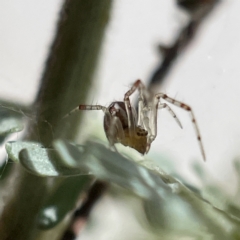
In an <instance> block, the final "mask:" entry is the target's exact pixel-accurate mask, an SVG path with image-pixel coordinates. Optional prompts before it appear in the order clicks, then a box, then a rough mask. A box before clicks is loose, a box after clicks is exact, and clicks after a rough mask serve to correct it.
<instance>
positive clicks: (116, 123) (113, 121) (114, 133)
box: [105, 109, 125, 149]
mask: <svg viewBox="0 0 240 240" xmlns="http://www.w3.org/2000/svg"><path fill="white" fill-rule="evenodd" d="M106 118H108V119H109V122H105V124H107V125H108V130H107V131H106V130H105V132H106V135H107V138H108V141H109V144H110V146H113V147H114V149H116V147H115V146H114V144H115V143H116V142H118V140H119V139H124V137H125V134H124V131H123V126H122V124H121V121H120V119H119V118H118V117H117V116H116V109H114V110H113V109H112V113H111V114H110V112H109V111H108V110H107V111H106V112H105V119H106ZM118 138H119V139H118Z"/></svg>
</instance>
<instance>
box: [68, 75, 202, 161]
mask: <svg viewBox="0 0 240 240" xmlns="http://www.w3.org/2000/svg"><path fill="white" fill-rule="evenodd" d="M136 90H138V92H139V97H138V112H137V111H136V109H135V108H134V107H133V106H132V105H131V102H130V96H131V95H132V94H133V93H134V92H135V91H136ZM161 99H164V100H165V101H166V102H169V103H171V104H173V105H176V106H178V107H180V108H182V109H184V110H186V111H188V112H189V113H190V116H191V119H192V123H193V126H194V129H195V132H196V135H197V140H198V143H199V146H200V150H201V153H202V156H203V159H204V160H205V159H206V158H205V152H204V148H203V144H202V141H201V137H200V132H199V128H198V125H197V122H196V119H195V117H194V114H193V111H192V109H191V108H190V107H189V106H188V105H187V104H185V103H182V102H179V101H177V100H175V99H173V98H171V97H168V96H167V95H166V94H164V93H157V94H155V95H154V96H151V94H150V93H149V92H148V91H147V89H146V87H145V86H144V84H143V83H142V81H141V80H137V81H135V83H134V84H133V85H132V87H131V89H130V90H129V91H127V92H126V93H125V95H124V100H123V101H122V102H120V101H116V102H112V103H111V104H110V105H109V106H108V107H104V106H101V105H79V106H78V107H76V108H75V109H73V110H72V111H71V112H70V113H68V114H67V115H66V116H65V117H67V116H69V115H71V114H72V113H74V112H76V111H79V110H102V111H103V112H104V120H103V126H104V131H105V134H106V137H107V139H108V141H109V144H110V146H113V147H114V144H115V143H121V144H123V145H124V146H129V147H131V148H133V149H135V150H137V151H138V152H139V153H141V154H146V153H148V151H149V149H150V146H151V143H152V142H153V141H154V140H155V138H156V136H157V113H158V109H162V108H166V109H167V110H168V111H169V113H170V114H171V115H172V117H173V118H175V120H176V122H177V124H178V125H179V126H180V127H181V128H182V125H181V123H180V121H179V119H178V118H177V116H176V114H175V113H174V112H173V110H172V109H171V108H170V107H169V106H168V105H167V104H166V103H161V101H160V100H161Z"/></svg>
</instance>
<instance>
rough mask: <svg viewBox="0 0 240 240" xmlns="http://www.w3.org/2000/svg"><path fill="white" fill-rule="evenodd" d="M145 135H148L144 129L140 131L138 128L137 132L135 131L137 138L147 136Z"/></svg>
mask: <svg viewBox="0 0 240 240" xmlns="http://www.w3.org/2000/svg"><path fill="white" fill-rule="evenodd" d="M147 134H148V132H147V131H146V130H145V129H142V128H139V129H138V130H137V135H138V136H142V137H143V136H147Z"/></svg>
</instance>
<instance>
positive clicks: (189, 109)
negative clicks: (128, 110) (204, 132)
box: [154, 93, 206, 161]
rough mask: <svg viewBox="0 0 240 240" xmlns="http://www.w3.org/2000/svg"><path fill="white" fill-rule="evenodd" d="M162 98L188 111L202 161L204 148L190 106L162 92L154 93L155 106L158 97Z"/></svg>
mask: <svg viewBox="0 0 240 240" xmlns="http://www.w3.org/2000/svg"><path fill="white" fill-rule="evenodd" d="M161 98H162V99H164V100H165V101H167V102H169V103H172V104H173V105H175V106H177V107H180V108H182V109H184V110H186V111H188V112H189V113H190V117H191V120H192V123H193V126H194V129H195V132H196V135H197V140H198V143H199V147H200V150H201V153H202V156H203V159H204V161H205V160H206V156H205V151H204V148H203V143H202V140H201V136H200V131H199V128H198V125H197V121H196V119H195V116H194V114H193V111H192V109H191V107H189V106H188V105H187V104H185V103H182V102H179V101H177V100H175V99H173V98H170V97H168V96H167V95H166V94H164V93H158V94H156V95H155V100H154V101H155V102H156V105H155V106H156V107H157V106H158V103H159V101H160V99H161ZM156 112H157V110H155V111H154V113H155V120H154V122H155V123H154V125H155V126H154V130H155V132H154V134H155V135H156V132H157V121H156V120H157V119H156Z"/></svg>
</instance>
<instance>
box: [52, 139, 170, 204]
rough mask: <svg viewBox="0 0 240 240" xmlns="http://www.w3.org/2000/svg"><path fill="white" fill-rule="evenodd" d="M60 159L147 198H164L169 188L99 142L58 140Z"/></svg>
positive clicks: (56, 147) (153, 175) (57, 148)
mask: <svg viewBox="0 0 240 240" xmlns="http://www.w3.org/2000/svg"><path fill="white" fill-rule="evenodd" d="M54 146H55V149H56V150H57V151H58V152H59V156H61V158H63V159H65V161H67V162H69V163H71V164H72V165H73V166H74V165H75V167H76V168H80V169H82V170H85V171H89V172H91V173H92V174H93V175H94V176H96V177H97V178H99V179H102V180H105V181H107V182H111V183H115V184H118V185H120V186H121V187H123V188H125V189H128V190H130V191H131V192H134V193H135V194H137V195H138V196H140V197H143V198H148V199H150V198H152V197H154V196H155V197H156V196H157V199H161V197H162V196H163V195H166V194H168V192H170V191H166V190H167V189H169V187H168V186H167V185H166V184H165V183H164V182H163V181H162V179H161V178H159V177H158V176H156V174H154V173H153V172H152V171H149V170H148V169H146V168H144V167H142V166H140V165H139V164H136V163H135V162H133V161H130V160H128V159H127V158H125V157H123V156H122V155H120V154H119V153H116V152H113V151H110V150H109V149H107V148H106V147H105V146H103V145H101V144H98V143H87V144H86V147H85V151H83V150H82V147H79V146H76V145H73V144H70V143H68V142H66V141H62V140H58V141H56V142H55V143H54Z"/></svg>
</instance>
